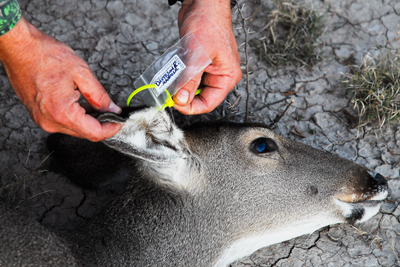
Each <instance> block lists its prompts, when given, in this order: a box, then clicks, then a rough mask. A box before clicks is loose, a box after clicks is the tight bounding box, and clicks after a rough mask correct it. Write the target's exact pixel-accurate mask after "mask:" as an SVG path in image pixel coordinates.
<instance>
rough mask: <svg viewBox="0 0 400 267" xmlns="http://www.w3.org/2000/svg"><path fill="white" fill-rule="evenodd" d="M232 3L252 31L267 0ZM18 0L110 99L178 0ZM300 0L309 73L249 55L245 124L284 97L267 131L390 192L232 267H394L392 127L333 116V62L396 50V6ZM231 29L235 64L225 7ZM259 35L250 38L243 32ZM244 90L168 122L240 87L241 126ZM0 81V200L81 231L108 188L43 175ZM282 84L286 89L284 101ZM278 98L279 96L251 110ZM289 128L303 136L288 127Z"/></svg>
mask: <svg viewBox="0 0 400 267" xmlns="http://www.w3.org/2000/svg"><path fill="white" fill-rule="evenodd" d="M243 3H244V4H245V8H244V10H243V11H244V13H245V15H246V16H247V17H249V16H251V15H253V16H252V18H251V19H249V20H248V21H247V23H248V27H249V28H250V30H252V31H254V32H257V30H258V29H260V28H261V27H263V26H264V25H265V24H266V15H267V14H266V12H264V11H263V7H265V6H269V5H271V2H269V1H267V0H261V2H259V1H247V2H242V1H241V5H242V4H243ZM20 4H21V7H22V9H23V15H24V16H25V18H27V19H28V20H29V21H30V22H31V23H33V24H34V25H35V26H36V27H38V28H39V29H40V30H42V31H43V32H45V33H47V34H49V35H51V36H54V37H55V38H57V39H59V40H60V41H63V42H65V43H67V44H68V45H69V46H71V47H72V48H73V49H74V50H75V51H76V52H77V53H78V54H79V55H80V56H81V57H82V58H83V59H84V60H86V61H87V62H88V63H89V65H90V67H91V69H92V71H93V72H94V74H95V76H96V77H97V78H98V79H99V80H100V82H101V83H102V84H103V86H104V87H105V88H106V90H107V91H108V92H109V94H110V96H111V98H112V99H113V100H114V101H115V102H116V103H117V104H118V105H120V106H123V105H124V103H125V101H126V99H127V97H128V95H129V94H130V93H131V91H132V84H133V81H134V80H135V79H136V78H137V77H138V76H139V75H140V73H142V72H143V71H144V70H145V69H146V68H147V66H148V65H149V64H150V63H151V62H152V61H153V60H154V59H156V58H157V57H159V56H160V55H161V54H162V53H163V51H165V50H166V49H167V48H168V47H170V46H171V45H172V44H174V43H175V42H176V41H177V40H178V39H179V33H178V28H177V13H178V10H179V6H178V5H176V6H173V7H169V6H168V4H167V1H155V0H148V1H137V0H132V1H127V0H121V1H112V0H90V1H77V0H68V1H66V0H57V1H53V0H46V1H42V0H32V1H27V0H20ZM309 4H312V5H313V7H314V9H315V10H317V11H318V12H321V14H324V21H325V24H326V28H325V33H324V35H323V36H322V37H321V38H320V42H321V43H322V44H323V45H322V46H321V47H320V49H321V55H322V56H323V60H322V61H321V62H319V63H318V64H316V65H314V66H313V67H311V68H299V67H298V66H289V67H284V68H280V69H276V68H273V67H271V66H268V65H266V64H265V63H263V62H262V61H260V60H259V58H258V56H257V55H256V54H254V53H253V52H250V53H249V56H250V57H251V60H250V65H249V67H250V71H251V72H250V75H249V79H250V90H251V94H250V96H249V97H250V111H251V113H250V114H249V120H250V121H256V122H264V123H268V124H269V123H270V121H271V120H273V119H274V118H275V117H276V116H277V114H280V113H281V112H282V111H283V109H284V108H285V107H286V105H287V103H289V102H290V101H291V100H292V99H294V100H295V102H294V104H293V105H292V106H291V107H290V109H289V110H288V112H287V113H286V115H285V116H284V117H283V119H282V120H281V121H280V122H279V123H278V124H277V128H276V131H277V132H278V133H280V134H281V135H283V136H287V137H289V138H292V139H296V140H298V141H300V142H303V143H305V144H308V145H311V146H313V147H316V148H319V149H325V150H327V151H329V152H332V153H336V154H338V155H340V156H341V157H344V158H347V159H350V160H352V161H355V162H357V163H359V164H362V165H365V166H367V167H368V168H370V169H372V170H375V171H376V172H379V173H381V174H382V175H384V176H385V177H387V179H388V180H389V186H390V189H391V195H390V197H389V200H388V201H387V202H386V203H385V204H384V205H383V206H382V208H381V212H380V213H379V214H377V215H376V216H375V217H373V218H372V219H371V220H369V221H367V222H365V223H363V224H361V225H357V228H355V227H352V226H350V225H347V224H341V225H332V226H329V227H326V228H324V229H321V230H319V231H317V232H314V233H313V234H311V235H307V236H302V237H299V238H295V239H292V240H289V241H287V242H283V243H280V244H276V245H273V246H269V247H266V248H264V249H261V250H259V251H257V252H255V253H254V254H253V255H251V256H249V257H247V258H244V259H241V260H239V261H238V262H236V263H234V264H233V265H232V266H235V267H238V266H400V261H399V253H400V223H399V218H400V207H398V204H399V200H400V179H399V170H400V164H399V162H400V127H399V124H398V123H392V125H391V126H385V127H383V128H382V129H378V128H376V127H373V126H364V127H361V128H359V129H357V128H352V127H351V124H350V123H349V118H348V116H346V115H345V114H344V112H343V111H344V110H346V111H348V112H349V113H350V114H353V115H356V114H355V112H354V111H353V110H352V108H351V103H350V97H351V96H350V94H349V93H348V92H346V91H345V89H344V88H343V86H342V85H341V83H340V79H341V76H342V73H345V72H347V71H348V68H347V66H346V64H345V63H344V61H345V60H346V59H347V58H349V57H350V56H351V55H353V56H354V58H355V59H356V63H359V62H360V59H361V58H362V56H364V55H365V54H366V53H368V52H371V53H378V52H379V51H378V50H375V49H374V47H377V46H380V47H386V48H388V49H392V50H395V49H397V48H398V47H399V44H400V36H399V29H400V3H398V1H396V0H389V1H386V0H385V1H383V0H353V1H348V0H335V1H333V0H325V1H322V0H313V1H311V2H309ZM259 7H260V8H259ZM257 10H258V11H257ZM256 11H257V12H256ZM233 24H234V29H235V35H236V36H237V42H238V44H239V45H240V46H239V50H240V54H241V57H242V62H244V57H245V54H244V45H241V44H242V43H243V42H244V33H243V30H242V28H241V26H240V19H239V18H238V16H237V13H235V10H233ZM260 37H261V35H260V34H258V33H252V34H250V38H260ZM243 71H244V67H243ZM245 85H246V84H245V79H242V81H241V82H240V83H239V84H238V86H237V88H236V91H235V92H231V93H230V94H229V95H228V97H227V102H226V103H225V104H224V105H223V106H221V107H219V108H217V109H216V110H215V111H214V112H213V113H210V114H207V115H204V116H195V117H191V118H182V116H179V114H178V113H176V112H175V113H174V114H175V117H176V118H177V119H178V121H182V122H185V123H187V122H192V121H196V120H213V119H218V118H220V117H221V116H224V115H225V116H226V115H227V114H228V112H229V110H228V107H230V106H231V104H233V103H234V102H235V100H236V99H237V98H238V95H239V94H240V95H241V96H242V100H241V101H240V102H239V103H238V104H237V105H236V106H235V107H233V108H232V109H230V112H231V113H230V114H229V116H231V117H230V118H231V119H232V120H236V121H243V119H244V114H243V112H244V111H245V102H246V101H245V99H246V97H247V94H246V90H245ZM0 87H1V90H0V170H1V172H0V175H1V176H0V177H1V181H2V184H3V185H4V184H7V185H13V186H11V187H8V189H10V190H11V192H8V193H9V194H8V195H6V196H5V197H4V193H7V192H5V191H4V190H3V191H2V193H3V198H5V199H4V200H5V201H7V202H9V203H10V205H13V206H14V207H16V208H18V209H20V210H22V211H23V212H25V213H27V214H29V215H30V216H31V217H33V218H34V219H36V220H37V221H39V222H40V223H42V224H44V225H47V226H50V227H54V228H59V229H75V228H77V227H80V226H82V225H83V224H85V223H86V222H87V220H88V219H89V218H91V217H93V216H94V215H95V214H97V213H98V212H99V211H100V210H101V209H102V207H104V206H105V205H107V203H109V201H110V199H111V198H112V197H113V194H110V193H105V192H100V191H97V192H96V191H88V190H83V189H81V188H79V187H77V186H75V185H73V184H71V183H70V182H69V181H68V180H67V179H66V178H65V177H63V176H62V175H61V174H58V173H57V171H56V170H49V168H48V160H46V158H47V156H48V154H49V152H48V151H47V149H46V146H45V139H46V137H47V135H48V134H47V133H45V132H44V131H43V130H41V129H40V128H39V127H38V126H36V125H35V124H34V123H33V122H32V121H31V120H30V118H29V114H28V112H27V110H26V109H25V107H24V106H23V105H22V104H21V103H20V101H19V100H18V98H17V97H16V95H15V93H14V92H13V90H12V88H11V86H10V83H9V81H8V79H7V76H6V73H5V70H4V69H3V68H0ZM292 91H296V93H295V94H289V95H288V96H285V93H288V92H292ZM285 97H287V98H286V99H285V100H284V101H283V102H280V103H278V104H275V105H270V106H269V107H265V108H262V107H263V106H264V105H266V104H268V103H273V102H275V101H277V100H280V99H283V98H285ZM135 101H136V102H135V103H134V104H139V102H138V100H135ZM261 108H262V109H261ZM298 118H301V119H300V120H298ZM294 127H295V128H294ZM296 129H297V131H298V132H300V133H301V134H302V135H303V136H304V138H301V137H299V136H298V135H296V134H293V133H292V132H293V131H295V130H296Z"/></svg>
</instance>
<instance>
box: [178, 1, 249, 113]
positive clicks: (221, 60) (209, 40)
mask: <svg viewBox="0 0 400 267" xmlns="http://www.w3.org/2000/svg"><path fill="white" fill-rule="evenodd" d="M178 25H179V32H180V35H181V37H182V36H184V35H185V34H186V33H188V32H190V31H191V32H193V33H194V35H195V36H196V38H197V40H198V41H199V42H200V44H201V45H202V46H203V48H204V50H205V51H206V52H207V54H208V56H209V57H210V58H211V60H212V63H211V64H210V65H209V66H207V67H206V68H205V69H204V72H202V73H199V74H198V75H197V76H196V77H194V78H193V79H192V80H190V81H189V82H188V83H187V84H186V85H185V86H183V87H182V88H181V89H180V90H179V91H178V92H177V93H176V95H175V96H174V101H175V106H174V107H175V108H176V109H177V110H178V111H180V112H181V113H183V114H201V113H207V112H210V111H212V110H214V109H215V108H216V107H217V106H218V105H219V104H220V103H221V102H222V101H223V100H224V98H225V97H226V95H227V94H228V92H229V91H230V90H231V89H232V88H233V87H234V86H235V84H237V83H238V82H239V81H240V79H241V77H242V72H241V70H240V57H239V53H238V48H237V44H236V40H235V36H234V35H233V30H232V21H231V7H230V1H229V0H221V1H218V0H185V1H183V3H182V7H181V9H180V10H179V15H178ZM200 83H201V84H202V87H203V86H204V87H203V91H202V92H201V94H200V95H198V96H196V97H195V93H196V90H197V88H198V87H199V85H200Z"/></svg>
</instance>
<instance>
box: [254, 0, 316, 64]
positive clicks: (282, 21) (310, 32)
mask: <svg viewBox="0 0 400 267" xmlns="http://www.w3.org/2000/svg"><path fill="white" fill-rule="evenodd" d="M268 13H269V15H268V19H269V21H267V24H266V26H264V27H263V30H262V31H261V32H260V33H261V34H262V35H264V36H263V37H262V38H259V39H253V40H251V41H250V42H249V44H250V46H251V47H252V48H253V49H255V51H256V52H257V53H258V54H259V55H260V56H261V57H262V58H263V59H265V60H266V61H267V62H268V63H269V64H271V65H273V66H281V65H291V64H295V63H297V64H300V65H301V66H304V67H308V66H312V65H313V64H315V63H316V62H317V61H319V60H321V56H320V54H319V52H318V49H317V46H318V43H317V39H318V37H320V36H321V35H322V33H323V26H324V25H323V23H322V16H320V15H319V14H318V13H317V12H316V11H314V10H313V9H312V8H307V7H305V6H303V5H301V4H298V3H296V2H294V1H284V0H276V1H275V3H274V8H273V9H272V10H270V11H269V12H268Z"/></svg>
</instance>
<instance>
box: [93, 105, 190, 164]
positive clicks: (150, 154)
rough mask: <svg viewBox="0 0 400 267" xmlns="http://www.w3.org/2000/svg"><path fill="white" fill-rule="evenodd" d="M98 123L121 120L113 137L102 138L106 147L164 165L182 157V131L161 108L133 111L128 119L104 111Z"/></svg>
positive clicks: (183, 146)
mask: <svg viewBox="0 0 400 267" xmlns="http://www.w3.org/2000/svg"><path fill="white" fill-rule="evenodd" d="M98 119H99V120H100V121H101V122H105V121H107V122H115V123H124V126H123V127H122V129H121V130H120V131H119V132H118V133H117V134H116V135H115V136H113V137H111V138H109V139H106V140H104V141H103V143H104V144H106V145H107V146H109V147H111V148H113V149H115V150H117V151H120V152H121V153H124V154H126V155H129V156H131V157H134V158H138V159H142V160H145V161H148V162H152V163H156V164H168V163H171V162H172V161H174V160H175V159H177V158H182V157H184V154H185V152H186V145H185V142H184V138H183V132H182V131H181V130H180V129H178V127H176V125H175V124H174V123H173V122H172V120H171V118H170V117H169V116H168V115H167V113H166V112H165V111H159V110H157V109H155V108H147V109H143V110H140V111H136V112H133V113H131V114H130V115H129V118H128V119H121V118H119V117H118V116H117V115H114V114H111V113H108V114H103V115H101V116H99V118H98Z"/></svg>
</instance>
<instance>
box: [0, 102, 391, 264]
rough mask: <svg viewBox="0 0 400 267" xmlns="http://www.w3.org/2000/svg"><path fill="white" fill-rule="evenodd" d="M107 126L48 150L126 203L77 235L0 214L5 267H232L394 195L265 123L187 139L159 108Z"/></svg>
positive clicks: (88, 184)
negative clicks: (102, 134) (98, 138)
mask: <svg viewBox="0 0 400 267" xmlns="http://www.w3.org/2000/svg"><path fill="white" fill-rule="evenodd" d="M98 119H99V120H100V121H101V122H114V123H121V124H123V127H122V129H121V130H120V131H119V132H118V134H116V135H115V136H113V137H111V138H109V139H107V140H105V141H103V142H99V143H92V142H89V141H87V140H83V139H79V138H74V137H71V136H67V135H62V134H53V135H50V136H49V137H48V140H47V145H48V147H49V150H51V151H54V152H53V156H54V157H55V159H56V160H57V161H58V163H59V164H60V165H62V166H63V168H64V169H65V171H66V175H67V177H69V178H70V179H71V180H72V181H73V182H75V183H77V184H79V185H81V186H83V187H85V188H102V187H104V188H111V189H112V190H120V192H119V195H118V196H117V197H116V198H115V199H114V200H113V202H112V203H111V204H110V205H109V206H108V207H106V208H105V210H104V211H103V212H102V213H101V214H99V215H98V216H96V217H94V218H93V219H91V221H90V222H89V223H88V224H87V225H86V226H84V227H83V228H82V229H78V230H75V231H73V232H54V231H51V230H49V229H47V228H44V227H43V226H41V225H39V224H38V223H36V222H32V221H29V219H27V218H25V217H24V218H22V217H21V216H22V215H18V214H15V213H14V212H11V211H9V210H7V209H6V208H5V207H4V206H1V205H0V207H1V209H2V214H3V215H4V216H2V217H1V219H0V223H1V225H2V226H3V227H1V228H0V233H1V237H0V242H1V243H0V244H4V245H2V246H1V247H2V250H3V252H1V254H0V255H1V256H0V265H3V266H13V265H15V266H20V265H24V264H26V265H29V264H32V265H36V266H44V265H46V264H49V265H53V266H56V265H57V266H63V265H66V266H214V267H225V266H228V265H229V264H231V263H233V262H235V261H237V260H238V259H240V258H242V257H245V256H247V255H250V254H251V253H253V252H255V251H257V250H258V249H260V248H263V247H266V246H269V245H272V244H275V243H279V242H283V241H286V240H289V239H291V238H294V237H298V236H301V235H304V234H310V233H313V232H314V231H316V230H318V229H320V228H322V227H324V226H327V225H332V224H337V223H346V222H347V223H351V224H355V223H360V222H364V221H366V220H368V219H369V218H371V217H372V216H374V215H375V214H376V213H377V212H378V211H379V208H380V205H381V202H382V201H383V200H384V199H385V198H386V197H387V195H388V186H387V182H386V179H385V178H384V177H383V176H382V175H380V174H378V173H374V172H373V171H371V170H369V169H367V168H366V167H364V166H361V165H358V164H356V163H354V162H352V161H350V160H347V159H343V158H340V157H339V156H337V155H334V154H331V153H328V152H326V151H322V150H318V149H315V148H312V147H310V146H307V145H305V144H302V143H300V142H297V141H294V140H290V139H287V138H284V137H281V136H279V135H278V134H276V133H275V132H274V131H273V130H271V129H270V128H269V127H268V126H266V125H264V124H259V123H245V124H243V123H233V122H222V121H219V122H213V123H210V122H209V123H197V124H193V125H191V126H188V127H186V128H185V129H183V130H182V129H180V128H178V127H177V126H176V124H175V123H174V122H173V121H172V120H171V118H170V117H169V115H168V114H167V113H166V112H165V111H158V110H157V109H155V108H145V109H139V110H135V111H133V112H130V113H127V114H123V115H122V116H119V115H116V114H112V113H105V114H102V115H100V116H99V117H98ZM26 246H28V247H26Z"/></svg>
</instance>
